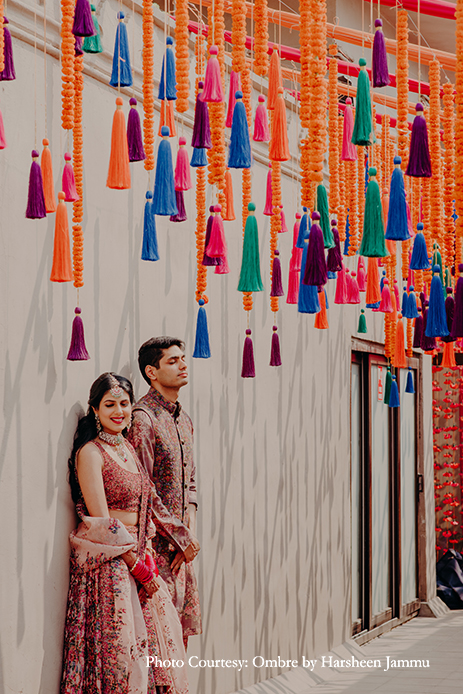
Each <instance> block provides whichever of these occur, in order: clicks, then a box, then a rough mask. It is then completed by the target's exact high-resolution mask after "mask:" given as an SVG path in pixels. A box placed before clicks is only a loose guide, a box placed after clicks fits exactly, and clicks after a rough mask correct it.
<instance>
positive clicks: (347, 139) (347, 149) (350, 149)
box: [341, 97, 357, 161]
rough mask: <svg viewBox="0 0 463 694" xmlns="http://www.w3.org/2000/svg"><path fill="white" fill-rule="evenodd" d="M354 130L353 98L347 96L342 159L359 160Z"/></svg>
mask: <svg viewBox="0 0 463 694" xmlns="http://www.w3.org/2000/svg"><path fill="white" fill-rule="evenodd" d="M353 130H354V114H353V113H352V99H351V98H350V97H347V99H346V108H345V111H344V124H343V129H342V150H341V161H357V147H356V146H355V145H353V144H352V133H353Z"/></svg>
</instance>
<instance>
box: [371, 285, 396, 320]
mask: <svg viewBox="0 0 463 694" xmlns="http://www.w3.org/2000/svg"><path fill="white" fill-rule="evenodd" d="M368 303H370V302H368ZM379 310H380V311H381V313H393V311H394V309H393V306H392V297H391V291H390V289H389V280H384V284H383V291H382V292H381V303H380V305H379Z"/></svg>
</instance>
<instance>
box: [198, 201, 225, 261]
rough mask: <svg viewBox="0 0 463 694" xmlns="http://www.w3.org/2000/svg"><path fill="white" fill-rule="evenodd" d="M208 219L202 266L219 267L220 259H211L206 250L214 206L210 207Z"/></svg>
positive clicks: (209, 238)
mask: <svg viewBox="0 0 463 694" xmlns="http://www.w3.org/2000/svg"><path fill="white" fill-rule="evenodd" d="M209 213H210V214H209V217H208V219H207V224H206V239H205V241H204V255H203V262H202V264H203V265H205V266H207V267H210V266H211V265H220V262H221V259H220V258H211V257H210V256H208V255H207V252H206V249H207V247H208V246H209V242H210V240H211V229H212V222H213V220H214V205H211V206H210V208H209Z"/></svg>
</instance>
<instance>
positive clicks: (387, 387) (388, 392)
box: [384, 366, 392, 405]
mask: <svg viewBox="0 0 463 694" xmlns="http://www.w3.org/2000/svg"><path fill="white" fill-rule="evenodd" d="M391 385H392V374H391V367H390V366H388V367H387V371H386V379H385V383H384V404H385V405H389V398H390V397H391Z"/></svg>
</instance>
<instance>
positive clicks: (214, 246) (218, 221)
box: [206, 205, 227, 258]
mask: <svg viewBox="0 0 463 694" xmlns="http://www.w3.org/2000/svg"><path fill="white" fill-rule="evenodd" d="M221 211H222V205H215V206H214V213H215V214H214V217H213V219H212V226H211V236H210V239H209V243H208V245H207V247H206V253H207V255H208V256H209V257H210V258H222V257H223V256H226V255H227V242H226V241H225V230H224V228H223V219H222V216H221V214H220V213H221Z"/></svg>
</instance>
